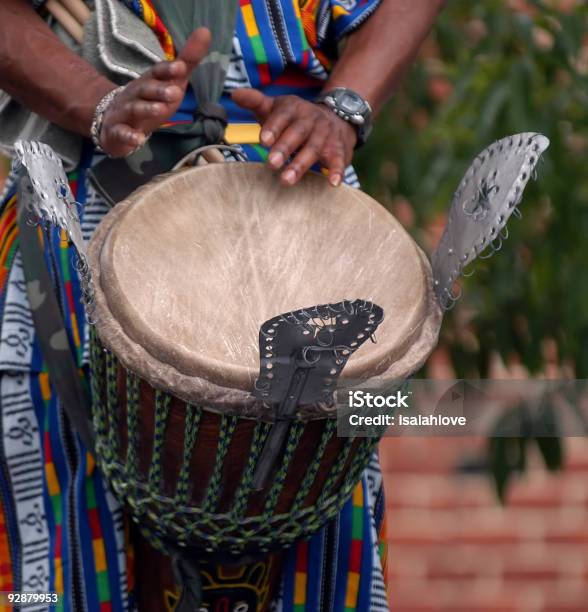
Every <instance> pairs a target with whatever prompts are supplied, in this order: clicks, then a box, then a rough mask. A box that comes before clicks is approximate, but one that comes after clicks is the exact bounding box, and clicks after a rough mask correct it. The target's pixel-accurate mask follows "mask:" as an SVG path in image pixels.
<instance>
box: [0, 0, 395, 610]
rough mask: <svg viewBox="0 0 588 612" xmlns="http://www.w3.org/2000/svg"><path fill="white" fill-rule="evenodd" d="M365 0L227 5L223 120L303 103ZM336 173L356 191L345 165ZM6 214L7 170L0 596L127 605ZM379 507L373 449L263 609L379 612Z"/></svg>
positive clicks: (72, 337) (59, 239) (102, 500)
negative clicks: (231, 18)
mask: <svg viewBox="0 0 588 612" xmlns="http://www.w3.org/2000/svg"><path fill="white" fill-rule="evenodd" d="M377 3H378V2H377V0H365V1H362V0H358V1H356V0H344V1H336V0H331V1H325V0H322V1H319V0H311V1H309V2H305V1H301V2H300V4H298V3H296V1H295V0H283V1H279V2H277V1H271V0H253V1H249V0H241V2H240V7H239V12H238V17H237V24H236V28H235V37H234V41H233V56H232V58H231V63H230V66H229V70H228V74H227V78H226V82H225V94H224V95H223V98H222V100H221V102H222V103H223V105H224V106H225V107H226V109H227V112H228V115H229V120H230V121H232V122H247V121H249V122H252V121H254V119H253V117H251V116H250V115H248V114H247V113H245V112H244V111H243V110H242V109H239V108H238V107H236V106H235V105H234V104H233V103H232V102H231V100H230V97H229V96H230V91H231V90H232V89H235V88H236V87H246V86H254V87H258V88H260V89H261V90H262V91H263V92H264V93H266V94H267V95H273V96H275V95H285V94H294V95H300V96H302V97H304V98H306V99H311V98H313V97H314V96H315V95H316V94H317V93H318V92H319V90H320V89H321V87H322V84H323V82H324V80H325V79H326V78H327V75H328V69H329V67H330V65H331V64H332V61H333V60H332V58H333V57H334V45H335V43H336V41H337V39H338V38H339V37H341V36H343V35H345V34H346V33H348V32H349V31H351V30H352V29H353V28H354V27H356V26H357V25H358V24H360V23H361V22H362V21H363V20H364V19H366V18H367V17H368V16H369V15H370V14H371V13H372V12H373V10H374V9H375V8H376V6H377ZM33 4H34V5H36V6H39V5H41V4H42V2H39V1H35V2H33ZM126 4H127V6H130V8H132V9H133V10H135V12H136V13H137V14H138V15H141V16H142V17H143V18H144V19H145V21H146V23H148V24H149V25H150V26H151V27H152V28H153V29H154V31H155V33H156V34H157V36H158V38H159V40H160V41H161V44H162V48H163V49H164V51H165V53H166V55H168V56H169V57H170V58H171V57H173V54H174V50H173V42H172V41H171V38H170V37H169V34H167V31H166V30H165V27H164V26H163V24H162V23H161V21H160V20H159V19H158V18H157V15H155V14H154V11H153V9H152V7H151V5H150V3H149V2H148V0H133V2H132V3H131V2H127V3H126ZM150 11H151V12H150ZM195 104H196V102H195V100H194V96H193V95H192V94H191V92H188V94H187V95H186V99H185V100H184V103H183V104H182V107H181V108H180V110H179V112H178V113H177V115H176V116H175V117H174V118H173V119H172V122H178V121H189V120H190V117H191V114H192V111H193V109H194V108H195ZM243 149H244V152H245V153H246V155H247V156H248V158H249V159H250V160H252V161H259V160H265V159H266V157H267V151H266V150H265V149H264V148H263V147H261V146H258V145H253V146H250V145H245V146H243ZM96 157H97V156H95V155H94V152H93V150H92V148H91V147H90V146H89V145H88V147H87V148H86V150H85V152H84V154H83V158H82V160H81V163H80V165H79V167H78V169H77V170H76V171H75V172H73V173H71V174H70V176H69V179H70V184H71V187H72V191H73V193H74V195H75V198H76V200H77V201H78V202H79V213H80V217H81V221H82V230H83V234H84V237H85V238H86V239H89V238H90V236H91V235H92V232H93V231H94V229H95V228H96V226H97V225H98V223H99V222H100V220H101V219H102V218H103V216H104V215H105V214H106V212H107V211H108V208H107V206H106V204H105V203H104V202H102V201H101V200H100V198H99V197H98V196H97V194H96V193H95V191H94V190H93V188H92V186H91V185H90V183H89V182H88V179H87V176H86V170H87V168H88V167H89V166H90V165H91V164H92V163H93V162H94V161H95V159H96ZM345 181H346V182H347V183H348V184H351V185H355V186H357V177H356V175H355V172H354V171H353V169H352V168H351V167H349V168H348V169H347V171H346V173H345ZM15 214H16V188H15V185H14V180H13V177H9V179H8V181H7V184H6V186H5V190H4V194H3V195H2V196H1V197H0V229H1V231H0V591H9V590H16V591H20V590H25V591H26V590H31V591H32V590H36V591H56V592H58V593H59V594H61V595H63V599H62V603H61V605H60V607H58V608H57V609H58V610H65V611H75V612H83V611H85V610H88V611H92V612H94V611H96V612H107V611H118V610H132V609H134V602H133V588H134V575H133V552H132V547H130V546H129V544H128V534H127V527H126V518H125V516H124V513H123V511H122V509H121V508H120V506H119V505H118V503H117V502H116V500H115V499H114V497H113V496H112V494H111V493H110V491H109V490H108V488H107V487H106V486H105V484H104V483H103V481H102V478H101V476H100V474H99V472H98V471H97V470H96V468H95V466H94V464H93V461H92V459H91V457H90V456H89V455H88V453H87V452H86V451H85V449H84V448H83V446H82V444H81V442H80V440H79V438H78V436H77V435H76V434H75V433H74V432H73V431H72V428H71V425H70V423H69V421H68V419H67V417H66V415H65V414H64V412H63V410H62V409H61V407H60V405H59V400H58V399H57V398H56V397H55V394H54V391H53V389H52V386H51V383H50V381H49V378H48V375H47V369H46V366H45V365H44V363H43V359H42V357H41V355H40V352H39V346H38V341H37V339H36V338H35V333H34V328H33V323H32V317H31V314H30V310H29V306H28V300H27V297H26V292H25V285H24V275H23V270H22V260H21V256H20V252H19V248H18V229H17V226H16V218H15ZM43 238H44V246H45V256H46V261H47V265H48V267H49V270H50V273H51V276H52V278H53V281H54V284H55V289H56V293H57V295H58V299H59V302H60V304H61V306H62V311H63V316H64V320H65V325H66V330H67V334H68V339H69V343H70V346H71V348H72V352H73V354H74V355H76V357H77V359H78V364H79V366H80V368H85V367H86V364H87V362H88V348H87V347H88V327H87V322H86V319H85V316H84V312H83V308H82V306H81V300H80V297H81V288H80V281H79V277H78V274H77V271H76V266H75V254H74V252H73V248H72V247H70V246H68V244H67V241H66V240H65V237H64V236H63V235H62V233H61V232H60V231H59V230H50V231H48V232H46V233H45V234H43ZM383 510H384V505H383V495H382V483H381V475H380V472H379V467H378V463H377V459H376V458H375V457H374V459H373V460H372V462H371V463H370V466H369V467H368V468H367V469H366V471H365V473H364V476H363V479H362V481H361V482H360V483H359V484H358V486H357V488H356V490H355V491H354V494H353V496H352V498H351V499H350V500H349V502H348V503H347V505H346V506H345V508H344V509H343V511H342V512H341V514H340V516H339V517H337V519H335V520H334V521H332V522H331V523H329V524H328V525H327V526H325V527H324V528H323V529H322V530H321V531H320V532H318V533H317V534H316V535H315V536H314V537H313V538H311V539H310V540H309V541H308V542H300V543H298V544H297V545H296V546H294V547H292V549H291V550H289V551H288V553H287V555H286V562H285V568H284V572H283V579H282V586H281V593H280V596H279V597H278V599H277V600H276V602H274V606H273V607H274V609H275V610H281V611H284V612H287V611H290V610H292V611H294V610H296V611H298V610H308V611H311V612H313V611H316V612H319V610H320V611H325V612H329V611H333V612H342V611H344V610H361V611H365V612H368V611H370V612H372V611H373V612H376V611H379V610H382V611H383V610H387V609H388V605H387V600H386V593H385V587H384V580H383V570H382V559H383V557H384V554H383V552H382V550H381V546H382V544H381V540H380V537H379V535H380V534H381V530H382V525H383ZM28 609H30V610H33V611H37V610H43V609H45V608H44V607H43V606H42V605H39V606H32V607H30V608H28ZM0 612H2V611H1V609H0Z"/></svg>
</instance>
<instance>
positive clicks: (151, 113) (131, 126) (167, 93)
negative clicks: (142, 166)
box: [100, 28, 210, 157]
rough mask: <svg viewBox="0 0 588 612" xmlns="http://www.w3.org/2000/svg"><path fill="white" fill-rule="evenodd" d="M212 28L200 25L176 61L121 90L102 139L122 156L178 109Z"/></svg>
mask: <svg viewBox="0 0 588 612" xmlns="http://www.w3.org/2000/svg"><path fill="white" fill-rule="evenodd" d="M209 44H210V32H209V31H208V30H207V29H206V28H198V29H197V30H195V31H194V32H193V33H192V35H191V36H190V38H188V40H187V42H186V44H185V46H184V48H183V49H182V52H181V53H180V54H179V55H178V58H177V59H176V60H174V61H173V62H159V63H158V64H155V65H154V66H153V67H152V68H151V69H150V70H148V71H147V72H146V73H145V74H143V75H141V77H140V78H138V79H136V80H135V81H132V82H131V83H129V84H128V85H127V86H126V87H125V89H124V90H123V91H122V92H121V93H120V94H118V95H117V96H116V97H115V98H114V100H113V101H112V103H111V104H110V106H109V107H108V110H107V111H106V113H105V115H104V121H103V123H102V130H101V133H100V143H101V145H102V148H103V149H104V151H105V152H106V153H108V154H109V155H111V156H112V157H122V156H124V155H127V154H128V153H131V152H132V151H133V150H134V149H136V148H137V147H138V146H141V145H142V144H144V143H145V141H146V140H147V138H148V137H149V135H150V134H151V132H153V131H155V130H157V129H158V128H159V127H160V126H161V125H162V124H163V123H165V122H166V121H167V120H168V119H170V118H171V117H172V116H173V115H174V113H175V112H176V111H177V110H178V108H179V106H180V104H181V102H182V100H183V98H184V93H185V91H186V87H187V85H188V77H189V76H190V73H191V72H192V70H194V68H196V66H197V65H198V64H199V63H200V61H201V60H202V59H203V58H204V57H205V56H206V54H207V52H208V46H209Z"/></svg>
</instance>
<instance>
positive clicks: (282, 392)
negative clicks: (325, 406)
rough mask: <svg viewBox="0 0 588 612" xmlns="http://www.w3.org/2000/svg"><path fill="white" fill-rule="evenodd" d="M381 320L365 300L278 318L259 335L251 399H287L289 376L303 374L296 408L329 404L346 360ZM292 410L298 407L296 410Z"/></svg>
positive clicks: (371, 335)
mask: <svg viewBox="0 0 588 612" xmlns="http://www.w3.org/2000/svg"><path fill="white" fill-rule="evenodd" d="M383 319H384V311H383V310H382V308H380V306H378V305H377V304H373V303H372V302H368V301H366V300H355V301H349V300H344V301H342V302H338V303H335V304H321V305H318V306H312V307H310V308H301V309H300V310H296V311H293V312H290V313H287V314H281V315H278V316H277V317H274V318H272V319H270V320H269V321H266V322H265V323H264V324H263V325H262V326H261V328H260V331H259V351H260V356H261V359H260V374H259V378H258V379H257V381H256V383H255V390H254V393H253V394H254V395H255V397H258V398H260V399H262V400H264V401H267V402H272V403H281V402H283V401H284V400H285V399H286V396H287V394H288V392H289V389H290V386H291V383H292V381H293V377H294V374H295V372H296V371H297V370H305V371H306V372H307V373H306V375H305V381H304V383H303V388H302V389H301V390H300V393H299V395H298V398H297V400H298V401H297V405H304V404H313V403H316V402H320V401H325V400H328V399H329V398H330V397H331V395H332V393H333V391H334V390H335V388H336V383H337V379H338V378H339V375H340V374H341V372H342V370H343V368H344V367H345V364H346V363H347V360H348V359H349V357H351V355H352V354H353V353H354V352H355V351H356V350H357V349H358V348H359V347H360V346H361V345H362V344H363V343H364V342H365V341H366V340H368V339H372V340H373V339H374V332H375V331H376V329H377V327H378V325H379V324H380V323H381V322H382V320H383ZM296 407H297V406H296Z"/></svg>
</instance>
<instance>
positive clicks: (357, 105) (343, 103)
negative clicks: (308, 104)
mask: <svg viewBox="0 0 588 612" xmlns="http://www.w3.org/2000/svg"><path fill="white" fill-rule="evenodd" d="M315 103H317V104H324V105H325V106H327V107H328V108H330V109H331V110H332V111H333V112H334V113H336V114H337V115H338V116H339V117H341V119H343V120H344V121H347V122H348V123H351V124H352V125H353V126H355V129H356V131H357V144H356V148H357V147H360V146H361V145H363V144H365V142H366V141H367V139H368V136H369V135H370V133H371V131H372V127H373V124H372V117H373V112H372V108H371V106H370V104H369V102H368V101H367V100H366V99H365V98H363V97H362V96H360V95H359V94H358V93H357V92H356V91H353V90H352V89H348V88H346V87H335V88H334V89H331V90H329V91H326V92H323V93H322V94H321V95H319V96H318V97H317V98H316V99H315Z"/></svg>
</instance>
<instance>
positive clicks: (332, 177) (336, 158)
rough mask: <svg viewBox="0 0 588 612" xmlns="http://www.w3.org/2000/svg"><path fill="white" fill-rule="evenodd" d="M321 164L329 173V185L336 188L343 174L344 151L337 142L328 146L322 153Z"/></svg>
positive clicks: (341, 145)
mask: <svg viewBox="0 0 588 612" xmlns="http://www.w3.org/2000/svg"><path fill="white" fill-rule="evenodd" d="M322 164H323V166H324V167H325V168H327V169H328V171H329V174H328V177H329V183H331V185H333V187H337V185H339V184H340V183H341V181H342V179H343V175H344V173H345V149H344V147H343V144H342V143H340V142H338V143H336V144H333V143H332V144H330V145H328V146H327V148H326V149H325V150H324V151H323V155H322Z"/></svg>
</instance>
